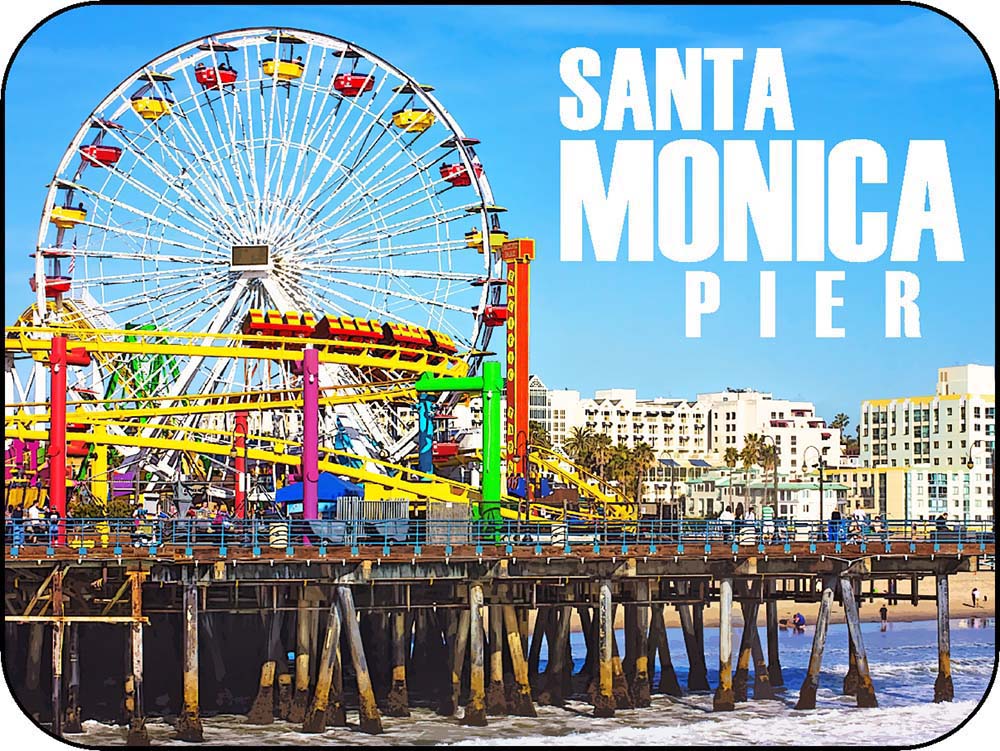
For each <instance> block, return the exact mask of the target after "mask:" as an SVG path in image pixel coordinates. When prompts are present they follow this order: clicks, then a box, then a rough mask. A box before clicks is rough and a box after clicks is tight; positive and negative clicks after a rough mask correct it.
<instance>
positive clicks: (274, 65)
mask: <svg viewBox="0 0 1000 751" xmlns="http://www.w3.org/2000/svg"><path fill="white" fill-rule="evenodd" d="M260 64H261V65H262V66H263V67H264V75H266V76H271V77H274V75H275V73H277V76H278V80H279V81H294V80H295V79H296V78H301V77H302V73H303V72H304V70H305V68H304V67H303V66H302V63H301V62H298V61H296V60H273V59H271V58H268V59H267V60H261V63H260Z"/></svg>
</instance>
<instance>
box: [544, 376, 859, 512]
mask: <svg viewBox="0 0 1000 751" xmlns="http://www.w3.org/2000/svg"><path fill="white" fill-rule="evenodd" d="M529 403H530V415H529V417H530V419H531V420H535V421H537V422H539V423H541V424H542V425H543V426H544V427H545V428H546V429H547V430H548V432H549V436H550V437H551V439H552V443H553V445H554V446H556V447H561V446H562V445H563V444H564V443H565V442H566V440H567V439H568V438H569V436H570V435H571V433H572V431H573V428H578V427H579V428H582V427H587V428H591V429H592V430H593V431H594V432H596V433H604V434H605V435H607V436H609V437H610V438H611V441H612V443H615V444H617V443H622V444H625V445H626V446H629V447H632V446H634V445H635V444H636V443H647V444H648V445H649V446H650V447H651V448H652V449H653V451H654V453H655V454H656V456H657V458H659V459H660V461H661V464H660V466H658V467H656V468H655V469H653V470H651V471H650V474H649V479H648V481H647V482H646V484H645V486H644V489H643V499H642V500H643V502H644V503H645V504H647V506H650V505H655V504H667V505H670V504H671V501H674V502H678V501H680V500H681V499H682V498H684V496H685V495H686V493H687V489H688V487H689V485H688V483H687V482H686V481H687V480H689V479H693V478H696V477H699V476H700V475H701V474H702V473H703V472H704V471H706V470H707V469H708V468H710V467H712V466H716V467H718V466H722V465H723V457H724V455H725V451H726V449H727V448H730V447H732V448H735V449H736V450H737V451H739V450H741V449H742V448H743V439H744V436H746V435H747V434H748V433H758V434H762V435H767V436H771V438H772V439H773V440H774V443H775V445H776V446H777V448H778V460H779V465H778V470H779V473H785V474H792V473H794V472H798V471H800V470H801V467H802V462H803V461H804V460H805V461H808V463H809V464H810V465H813V464H815V463H816V462H817V460H818V458H819V457H820V456H822V457H823V459H824V461H825V462H826V464H828V465H831V466H836V465H837V464H839V463H840V430H839V429H836V428H830V427H828V426H827V425H826V421H825V420H823V419H822V418H821V417H818V416H817V415H816V409H815V406H814V405H813V404H812V403H811V402H801V401H787V400H784V399H775V398H773V396H772V395H771V394H769V393H764V392H760V391H753V390H749V389H745V390H733V389H730V390H727V391H721V392H713V393H705V394H698V396H697V398H695V399H693V400H692V399H681V398H669V397H658V398H655V399H639V398H638V396H637V393H636V391H635V389H605V390H600V391H597V392H595V394H594V396H593V398H581V397H580V392H579V391H573V390H550V389H548V388H546V387H545V384H544V383H543V382H542V381H541V379H540V378H538V377H537V376H532V377H531V381H530V387H529ZM810 446H812V447H814V449H815V450H810V451H807V447H810ZM647 510H648V509H647Z"/></svg>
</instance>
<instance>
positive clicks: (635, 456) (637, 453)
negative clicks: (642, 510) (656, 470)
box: [632, 442, 656, 503]
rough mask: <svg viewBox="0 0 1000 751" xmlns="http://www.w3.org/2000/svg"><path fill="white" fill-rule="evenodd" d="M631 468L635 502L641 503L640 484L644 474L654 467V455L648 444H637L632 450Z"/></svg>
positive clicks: (644, 477)
mask: <svg viewBox="0 0 1000 751" xmlns="http://www.w3.org/2000/svg"><path fill="white" fill-rule="evenodd" d="M632 466H634V467H635V475H636V478H635V502H636V503H641V502H642V483H643V481H644V480H645V479H646V473H647V472H648V471H649V470H650V469H652V468H653V467H655V466H656V454H655V453H654V452H653V449H652V447H651V446H650V445H649V444H648V443H642V442H639V443H637V444H635V447H634V448H633V449H632Z"/></svg>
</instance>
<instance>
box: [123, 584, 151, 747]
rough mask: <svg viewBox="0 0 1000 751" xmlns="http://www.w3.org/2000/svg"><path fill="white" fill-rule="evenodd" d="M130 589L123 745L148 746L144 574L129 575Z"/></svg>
mask: <svg viewBox="0 0 1000 751" xmlns="http://www.w3.org/2000/svg"><path fill="white" fill-rule="evenodd" d="M129 577H130V578H131V580H132V582H131V589H132V619H133V620H132V623H131V625H130V628H131V632H132V633H131V637H132V638H131V646H132V702H133V705H132V719H131V721H130V722H129V726H128V736H127V738H126V740H125V744H126V745H128V746H148V745H149V733H148V732H147V731H146V716H145V713H144V710H143V701H142V699H143V697H142V622H141V620H140V619H141V618H142V582H143V580H144V579H145V578H146V573H145V572H141V571H135V572H132V573H130V574H129Z"/></svg>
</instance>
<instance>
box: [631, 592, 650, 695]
mask: <svg viewBox="0 0 1000 751" xmlns="http://www.w3.org/2000/svg"><path fill="white" fill-rule="evenodd" d="M635 598H636V600H637V601H638V602H639V603H645V602H648V601H649V583H648V582H646V581H645V580H643V581H638V582H636V586H635ZM648 633H649V606H648V605H644V604H638V605H636V606H635V624H634V636H633V639H634V650H635V675H634V676H633V678H632V685H631V694H632V701H633V703H634V704H635V706H637V707H648V706H649V704H650V686H649V674H650V672H651V671H650V669H649V665H650V663H649V655H648V654H647V647H648V641H647V634H648Z"/></svg>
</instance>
